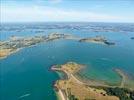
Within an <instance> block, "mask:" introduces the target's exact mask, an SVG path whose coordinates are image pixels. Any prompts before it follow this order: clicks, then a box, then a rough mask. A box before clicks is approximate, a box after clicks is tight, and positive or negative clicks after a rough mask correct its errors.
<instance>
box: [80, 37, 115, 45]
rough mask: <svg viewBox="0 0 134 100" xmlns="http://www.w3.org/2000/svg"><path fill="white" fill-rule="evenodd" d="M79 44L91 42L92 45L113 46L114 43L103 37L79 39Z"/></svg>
mask: <svg viewBox="0 0 134 100" xmlns="http://www.w3.org/2000/svg"><path fill="white" fill-rule="evenodd" d="M79 42H92V43H100V44H106V45H115V43H114V42H110V41H108V40H107V39H106V38H105V37H102V36H96V37H90V38H83V39H80V40H79Z"/></svg>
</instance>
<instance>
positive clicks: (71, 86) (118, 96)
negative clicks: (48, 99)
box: [51, 62, 134, 100]
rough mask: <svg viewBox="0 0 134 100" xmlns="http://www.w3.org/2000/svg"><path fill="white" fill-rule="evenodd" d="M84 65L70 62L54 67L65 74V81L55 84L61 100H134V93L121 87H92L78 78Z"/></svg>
mask: <svg viewBox="0 0 134 100" xmlns="http://www.w3.org/2000/svg"><path fill="white" fill-rule="evenodd" d="M83 67H84V65H80V64H77V63H75V62H68V63H66V64H63V65H54V66H52V68H51V69H52V70H54V71H59V72H63V73H65V75H66V76H67V77H66V78H65V79H60V80H57V81H56V82H55V84H54V88H55V91H56V93H57V94H58V96H59V98H60V99H61V100H124V99H123V98H127V99H125V100H133V99H134V97H133V96H134V91H131V90H128V89H125V88H120V87H110V86H109V87H107V86H106V87H105V86H92V85H89V84H87V83H85V82H83V81H81V80H79V79H78V78H77V77H76V74H77V72H78V71H80V70H81V69H82V68H83ZM118 71H119V70H118Z"/></svg>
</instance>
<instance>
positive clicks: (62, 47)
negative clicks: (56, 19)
mask: <svg viewBox="0 0 134 100" xmlns="http://www.w3.org/2000/svg"><path fill="white" fill-rule="evenodd" d="M51 24H52V23H51ZM61 25H62V24H61ZM23 26H24V25H23ZM29 26H30V25H29ZM35 26H36V25H35ZM37 26H38V24H37ZM8 27H9V26H8ZM20 27H22V25H21V24H20ZM20 27H19V29H21V28H20ZM32 28H33V30H32ZM32 28H30V29H29V28H24V29H23V30H21V31H20V32H19V31H14V30H13V31H11V30H8V31H7V30H6V31H5V30H2V31H1V33H0V35H1V40H2V41H3V40H8V39H9V37H10V36H12V35H15V36H23V37H30V36H35V35H42V34H43V35H47V34H49V33H51V32H58V33H69V34H73V35H76V36H79V37H93V36H96V35H102V36H104V37H106V38H107V39H108V40H110V41H113V42H115V43H116V45H114V46H107V45H101V44H95V43H84V42H83V43H81V42H78V41H76V40H63V39H61V40H56V41H50V42H47V43H45V42H44V43H40V44H37V45H36V46H32V47H27V48H24V49H22V50H20V51H19V52H17V53H14V54H11V55H10V56H8V57H7V58H5V59H1V60H0V70H1V78H0V80H1V87H0V95H1V98H2V100H55V99H56V95H55V92H54V90H53V84H54V82H55V81H56V80H57V79H59V76H58V74H56V73H55V72H53V71H51V70H50V68H51V66H52V65H55V64H64V63H66V62H69V61H74V62H77V63H80V64H85V65H86V68H85V69H83V70H82V71H81V72H80V74H81V75H82V76H84V77H85V78H86V79H92V80H99V81H105V82H107V83H110V84H117V83H119V82H120V81H121V77H120V76H119V75H118V74H117V73H116V72H115V71H114V70H113V69H116V68H119V69H121V70H122V71H123V72H125V73H127V74H128V75H129V76H131V77H132V78H133V79H134V74H133V72H134V40H131V39H130V37H132V36H134V32H125V33H124V32H92V31H88V30H80V29H79V30H74V29H64V28H62V29H60V28H59V29H57V28H56V29H43V28H41V29H42V30H43V31H42V32H39V33H38V32H37V30H36V28H35V27H32ZM17 30H18V29H17ZM34 30H35V31H34ZM38 31H39V30H38Z"/></svg>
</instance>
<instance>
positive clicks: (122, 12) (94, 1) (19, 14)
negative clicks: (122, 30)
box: [0, 0, 134, 23]
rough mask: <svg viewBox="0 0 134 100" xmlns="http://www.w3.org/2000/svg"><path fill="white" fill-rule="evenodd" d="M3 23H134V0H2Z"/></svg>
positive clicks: (1, 17) (0, 3) (0, 17)
mask: <svg viewBox="0 0 134 100" xmlns="http://www.w3.org/2000/svg"><path fill="white" fill-rule="evenodd" d="M0 8H1V9H0V12H1V16H0V19H1V22H127V23H129V22H130V23H134V0H1V2H0Z"/></svg>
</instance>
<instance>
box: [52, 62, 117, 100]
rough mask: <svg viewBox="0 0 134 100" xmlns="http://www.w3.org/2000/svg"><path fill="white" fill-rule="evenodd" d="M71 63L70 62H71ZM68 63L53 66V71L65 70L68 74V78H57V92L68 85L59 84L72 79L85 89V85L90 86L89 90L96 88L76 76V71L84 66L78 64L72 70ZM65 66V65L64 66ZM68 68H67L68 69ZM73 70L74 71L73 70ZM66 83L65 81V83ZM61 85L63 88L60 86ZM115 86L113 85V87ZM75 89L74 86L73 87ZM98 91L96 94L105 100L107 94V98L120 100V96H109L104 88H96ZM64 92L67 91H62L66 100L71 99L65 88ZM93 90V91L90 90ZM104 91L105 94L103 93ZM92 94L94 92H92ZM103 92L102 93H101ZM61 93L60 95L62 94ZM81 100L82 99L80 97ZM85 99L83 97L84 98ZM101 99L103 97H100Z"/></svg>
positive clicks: (55, 85)
mask: <svg viewBox="0 0 134 100" xmlns="http://www.w3.org/2000/svg"><path fill="white" fill-rule="evenodd" d="M69 63H70V62H69ZM71 63H73V62H71ZM67 64H68V63H66V64H65V65H61V66H62V67H63V68H62V67H60V68H59V67H57V66H52V67H51V70H52V71H61V72H64V73H65V74H66V75H67V76H68V79H62V80H61V79H60V80H57V81H56V82H55V84H54V87H56V90H57V91H56V92H57V93H59V91H60V92H62V91H61V90H64V88H65V87H66V86H62V85H59V84H63V83H64V82H68V81H70V82H74V84H76V85H80V86H81V87H82V88H83V89H84V88H85V87H88V88H89V90H93V89H94V88H93V87H92V85H90V84H87V83H85V82H83V81H81V80H80V79H79V78H78V77H76V75H75V74H76V73H77V72H78V71H79V70H81V69H82V67H80V66H81V65H80V66H79V65H78V68H76V69H72V68H71V70H70V69H68V68H67V67H66V65H67ZM74 64H76V63H74ZM64 66H65V67H64ZM66 68H67V69H66ZM72 70H73V71H72ZM64 84H65V83H64ZM95 86H96V85H95ZM60 87H61V88H60ZM103 87H109V86H103ZM112 88H113V87H112ZM72 89H73V88H72ZM95 90H96V91H97V93H96V95H99V96H100V97H101V98H104V100H105V96H106V97H107V98H111V99H109V100H118V98H116V97H114V96H111V97H110V96H108V95H107V94H106V93H105V92H104V91H103V90H97V89H95ZM98 91H101V92H98ZM64 92H65V93H63V92H62V95H64V94H66V96H64V100H69V97H68V92H66V91H65V90H64ZM90 92H91V91H90ZM101 93H102V94H101ZM103 93H104V94H103ZM91 94H92V92H91ZM93 94H94V92H93ZM100 94H101V95H100ZM62 95H61V94H59V96H62ZM91 97H92V95H91ZM65 98H66V99H65ZM80 98H83V97H80ZM95 98H98V97H97V96H96V97H95ZM112 98H114V99H112ZM80 100H81V99H80ZM82 100H83V99H82ZM97 100H99V99H97ZM100 100H101V99H100Z"/></svg>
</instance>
